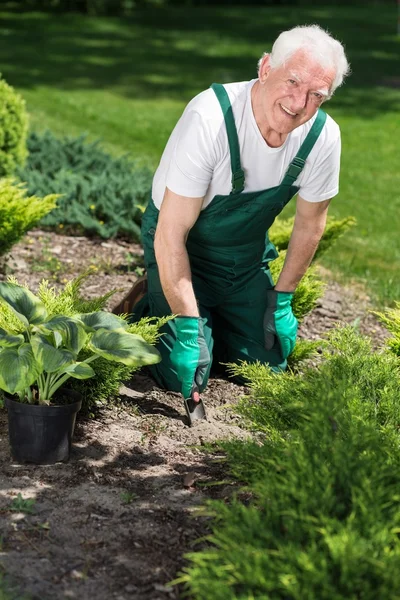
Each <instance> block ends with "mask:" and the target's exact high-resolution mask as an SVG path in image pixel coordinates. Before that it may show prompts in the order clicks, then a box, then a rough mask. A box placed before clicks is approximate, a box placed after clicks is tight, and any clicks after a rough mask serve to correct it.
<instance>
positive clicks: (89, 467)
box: [0, 386, 235, 600]
mask: <svg viewBox="0 0 400 600" xmlns="http://www.w3.org/2000/svg"><path fill="white" fill-rule="evenodd" d="M144 387H146V386H144ZM148 394H150V397H148V395H147V393H145V394H144V395H143V397H138V398H130V400H131V403H132V406H131V410H126V409H124V408H114V409H112V410H106V411H104V412H103V413H102V414H100V415H99V417H98V418H96V419H95V420H88V421H84V420H81V421H79V422H78V423H77V427H76V432H75V436H74V447H73V450H72V453H71V459H70V461H69V462H68V463H65V464H61V463H59V464H56V465H49V466H35V465H17V464H15V463H13V462H12V461H10V455H9V448H8V438H7V431H6V428H7V416H6V413H5V411H3V410H2V411H0V438H1V439H0V468H1V472H2V476H1V479H0V512H1V514H2V519H1V523H0V536H1V539H2V542H3V544H2V554H1V562H2V569H4V572H5V573H7V577H9V578H10V580H12V581H14V582H17V583H18V586H19V588H20V590H21V593H27V594H29V598H30V600H61V599H65V598H77V599H78V598H79V599H80V600H82V599H88V600H89V599H93V598H96V600H106V599H107V600H109V599H110V598H116V599H118V600H124V599H126V600H128V599H131V598H135V600H157V599H160V600H162V599H167V598H169V599H171V598H172V599H174V598H179V597H181V592H182V590H180V589H179V588H178V587H176V586H175V587H172V586H170V582H171V581H172V580H173V579H174V578H175V577H176V574H177V572H179V571H180V570H181V569H182V568H183V567H184V564H185V560H184V558H183V555H184V554H185V553H187V552H188V551H190V550H192V549H193V545H194V544H195V542H196V541H197V540H198V539H199V538H201V537H203V536H204V535H205V534H206V533H207V519H206V518H205V517H200V516H199V515H197V514H196V512H195V508H196V507H197V506H198V505H200V504H201V503H202V502H203V501H204V500H205V499H207V498H211V497H213V498H215V497H220V498H228V497H229V496H230V495H231V493H232V491H233V489H235V486H234V485H233V484H232V485H231V484H229V483H227V482H226V474H225V473H224V464H223V457H222V455H218V454H216V455H210V454H206V453H204V452H202V451H200V449H199V448H196V447H190V446H189V445H188V444H187V443H183V442H181V441H179V439H174V436H175V433H176V432H177V431H182V432H183V433H182V435H183V434H184V435H186V436H187V435H192V436H193V437H192V439H193V440H195V439H197V438H196V435H199V433H197V434H196V433H195V432H192V433H190V431H188V430H189V428H188V427H186V426H185V425H184V424H183V421H184V420H185V417H183V415H182V412H181V413H180V412H179V407H178V405H176V407H175V406H174V404H175V403H176V402H180V399H179V398H178V395H174V394H165V393H163V392H161V391H160V390H151V391H150V392H148ZM154 395H155V397H154ZM163 395H164V396H165V401H162V400H161V397H162V396H163ZM210 403H211V402H210ZM138 411H140V412H141V415H140V416H138V414H137V412H138ZM209 426H210V427H213V426H214V425H213V424H212V423H210V424H209ZM228 429H229V426H228ZM205 431H206V432H207V431H208V430H205ZM218 431H220V430H218ZM222 431H223V428H222ZM227 431H228V430H227ZM230 431H231V429H229V432H230ZM213 435H214V433H213ZM176 437H177V438H179V434H178V435H177V436H176ZM223 480H224V484H223V485H215V483H216V482H221V481H223ZM210 483H211V484H212V485H211V486H209V487H207V484H210ZM19 493H21V494H22V497H23V498H25V499H26V498H34V500H35V502H34V506H33V512H32V513H28V514H24V513H23V512H16V511H12V510H10V507H11V505H12V502H13V500H14V499H15V498H16V497H17V495H18V494H19ZM203 543H204V542H203Z"/></svg>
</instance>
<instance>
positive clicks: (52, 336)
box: [0, 277, 160, 404]
mask: <svg viewBox="0 0 400 600" xmlns="http://www.w3.org/2000/svg"><path fill="white" fill-rule="evenodd" d="M81 282H82V277H81V278H80V281H78V282H75V283H74V284H72V285H70V286H69V289H68V290H67V292H69V295H70V296H72V297H73V296H74V294H75V297H76V295H77V290H79V285H80V284H81ZM41 293H42V295H43V296H44V297H45V298H46V299H47V300H48V301H49V302H50V304H51V307H52V310H53V311H54V308H55V305H56V296H55V293H54V292H53V291H52V290H49V288H48V285H47V284H42V287H41ZM0 298H1V301H2V302H1V304H2V305H3V304H5V305H6V307H7V309H6V310H7V311H8V312H9V311H10V310H11V311H12V313H13V316H14V319H13V320H10V321H9V322H7V320H6V319H5V318H4V315H3V318H2V323H3V324H4V328H3V327H1V328H0V388H1V389H2V390H5V391H6V392H8V393H10V394H17V395H18V397H19V399H20V401H22V402H30V403H39V404H49V403H50V401H51V400H52V398H53V396H54V394H55V392H56V391H57V390H58V389H59V388H60V387H61V386H63V385H64V384H65V382H66V381H67V380H69V379H70V378H71V377H72V378H74V379H78V380H85V379H89V378H91V377H94V376H95V375H96V372H95V371H94V370H93V368H92V367H91V366H90V365H89V363H93V361H95V360H99V359H100V358H101V360H102V362H103V363H104V364H108V362H110V361H112V362H116V363H117V364H122V365H123V366H124V367H127V368H130V370H131V371H132V370H133V369H135V368H138V367H140V366H142V365H146V364H154V363H156V362H158V361H159V360H160V357H159V353H158V352H157V350H155V349H154V348H153V347H152V346H151V345H150V344H148V343H147V342H146V341H145V340H144V339H143V337H142V336H140V335H138V334H135V333H131V332H129V331H127V329H128V323H127V321H126V320H124V319H122V318H120V317H117V316H116V315H113V314H111V313H108V312H104V311H101V310H97V311H92V312H86V313H81V312H76V313H75V314H72V315H65V314H60V313H58V312H56V313H55V314H54V312H53V313H50V314H49V313H48V311H47V308H46V305H45V304H44V302H42V300H41V299H40V298H39V297H37V296H34V295H33V294H32V293H31V292H30V291H29V290H28V289H27V288H26V287H24V286H20V285H18V284H16V283H14V282H11V281H9V282H0ZM65 300H66V294H65V293H64V295H63V297H62V298H61V305H63V304H67V311H68V312H72V311H71V310H70V306H68V303H66V302H65ZM101 302H104V297H103V298H102V299H100V300H97V304H101ZM79 303H80V299H79V298H78V305H79ZM95 304H96V302H95ZM15 317H16V318H17V320H18V321H19V322H20V323H19V324H18V327H17V331H16V330H15ZM152 336H154V333H152ZM100 368H102V367H101V366H100ZM104 370H105V369H104V367H103V368H102V371H104ZM112 373H113V371H112V370H111V374H112ZM124 373H125V371H124ZM102 376H103V377H104V374H103V372H102Z"/></svg>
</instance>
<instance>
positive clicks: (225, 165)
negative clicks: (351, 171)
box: [152, 79, 341, 209]
mask: <svg viewBox="0 0 400 600" xmlns="http://www.w3.org/2000/svg"><path fill="white" fill-rule="evenodd" d="M256 81H257V80H256V79H253V80H252V81H242V82H239V83H229V84H226V85H225V86H224V87H225V89H226V91H227V93H228V96H229V100H230V102H231V104H232V110H233V115H234V119H235V124H236V129H237V134H238V138H239V146H240V161H241V166H242V169H243V170H244V173H245V187H244V191H245V192H254V191H258V190H265V189H268V188H271V187H274V186H277V185H279V184H280V183H281V181H282V179H283V176H284V175H285V172H286V170H287V168H288V166H289V164H290V162H291V161H292V160H293V158H294V157H295V156H296V154H297V152H298V150H299V148H300V146H301V144H302V142H303V141H304V139H305V138H306V136H307V134H308V132H309V131H310V129H311V127H312V125H313V123H314V121H315V119H316V115H315V116H314V117H313V118H312V119H310V121H308V122H307V123H305V124H304V125H301V126H300V127H297V128H296V129H295V130H294V131H292V132H291V133H290V134H289V135H288V136H287V138H286V140H285V142H284V143H283V144H282V146H280V147H279V148H271V147H270V146H268V144H267V143H266V141H265V140H264V138H263V136H262V134H261V132H260V130H259V128H258V126H257V123H256V120H255V118H254V114H253V110H252V106H251V88H252V86H253V85H254V83H255V82H256ZM340 148H341V144H340V130H339V126H338V125H337V123H335V121H334V120H333V119H332V118H331V117H329V115H328V117H327V120H326V123H325V126H324V128H323V130H322V131H321V133H320V135H319V137H318V139H317V141H316V143H315V145H314V147H313V149H312V150H311V152H310V154H309V156H308V158H307V160H306V164H305V166H304V169H303V171H302V172H301V174H300V175H299V177H298V178H297V180H296V181H295V184H294V185H296V186H299V188H300V189H299V195H300V196H301V197H302V198H303V199H304V200H307V201H308V202H321V201H323V200H328V199H329V198H332V197H333V196H335V195H336V194H337V193H338V191H339V169H340ZM231 177H232V172H231V162H230V152H229V144H228V137H227V132H226V126H225V121H224V117H223V114H222V110H221V106H220V104H219V102H218V99H217V97H216V95H215V93H214V91H213V90H212V89H208V90H205V91H204V92H201V93H200V94H198V95H197V96H196V97H195V98H193V100H191V102H189V104H188V105H187V107H186V109H185V110H184V112H183V114H182V116H181V118H180V119H179V121H178V123H177V124H176V126H175V129H174V130H173V132H172V134H171V136H170V138H169V140H168V143H167V145H166V147H165V150H164V153H163V155H162V157H161V161H160V164H159V166H158V168H157V171H156V173H155V175H154V179H153V190H152V194H153V201H154V203H155V205H156V207H157V208H160V206H161V203H162V200H163V197H164V192H165V188H166V187H168V188H169V189H170V190H171V191H173V192H175V193H176V194H179V195H181V196H188V197H190V198H200V197H203V196H204V202H203V209H204V208H205V207H206V206H207V205H208V204H209V203H210V202H211V201H212V199H213V198H214V196H215V195H216V194H222V195H228V194H230V192H231V189H232V185H231Z"/></svg>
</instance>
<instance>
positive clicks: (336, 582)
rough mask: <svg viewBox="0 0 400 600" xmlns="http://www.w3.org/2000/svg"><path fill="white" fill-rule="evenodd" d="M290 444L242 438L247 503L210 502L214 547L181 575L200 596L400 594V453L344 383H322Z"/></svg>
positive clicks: (240, 466) (338, 598)
mask: <svg viewBox="0 0 400 600" xmlns="http://www.w3.org/2000/svg"><path fill="white" fill-rule="evenodd" d="M313 400H314V403H313V405H312V407H310V410H309V413H308V417H309V418H307V419H304V420H303V421H302V427H301V430H299V431H295V432H292V436H291V438H290V440H289V441H280V442H276V443H274V444H266V445H264V446H262V447H259V446H258V447H257V446H256V445H255V444H249V443H247V444H246V443H239V442H236V444H234V446H236V449H235V452H232V453H231V454H230V459H231V460H232V459H234V460H236V461H237V462H235V463H234V464H233V469H234V470H235V468H236V467H237V473H236V475H237V476H238V475H241V476H243V475H244V473H248V471H249V470H250V473H251V475H252V479H251V482H250V484H249V486H248V488H247V496H249V495H251V501H250V502H249V503H248V504H247V505H245V504H242V503H241V502H240V501H239V500H238V499H237V500H234V501H233V502H232V503H231V504H230V505H227V504H226V503H225V502H222V501H216V502H213V503H210V504H209V505H208V507H207V509H206V510H207V514H208V515H212V516H213V517H214V521H213V528H212V535H211V536H210V537H209V540H210V541H211V543H212V545H211V547H207V548H206V549H204V550H203V551H200V552H198V553H192V554H190V555H189V556H188V558H189V559H190V561H191V565H190V567H189V568H188V569H187V570H186V573H185V574H184V575H183V576H182V577H181V581H184V582H186V583H187V584H189V589H190V595H191V597H194V598H196V599H197V600H209V599H210V598H213V600H228V599H230V598H235V599H237V600H249V599H250V598H252V599H253V598H254V599H256V598H257V599H260V600H261V599H264V598H265V599H267V598H271V599H272V598H273V599H274V600H303V599H304V598H307V599H308V600H343V599H344V598H346V599H356V598H363V600H375V599H376V598H385V599H386V600H395V599H396V598H397V595H398V589H399V585H400V569H399V566H400V538H399V536H398V520H399V518H400V503H399V495H398V471H399V468H400V449H399V445H398V439H397V438H396V437H395V436H394V434H393V432H388V431H385V430H382V429H380V428H379V427H377V424H376V422H375V421H373V420H372V421H371V420H370V419H369V417H368V418H367V417H366V416H365V414H364V411H363V405H362V404H359V403H357V402H352V394H351V390H350V389H349V387H348V384H347V382H346V381H344V380H340V381H336V382H335V387H333V388H332V387H329V386H324V387H322V388H321V387H320V388H319V390H318V395H316V397H315V398H314V399H313Z"/></svg>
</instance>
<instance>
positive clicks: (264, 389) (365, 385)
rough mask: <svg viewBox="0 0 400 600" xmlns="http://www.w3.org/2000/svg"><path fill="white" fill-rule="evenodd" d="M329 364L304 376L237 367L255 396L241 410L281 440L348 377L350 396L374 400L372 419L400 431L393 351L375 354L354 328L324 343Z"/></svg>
mask: <svg viewBox="0 0 400 600" xmlns="http://www.w3.org/2000/svg"><path fill="white" fill-rule="evenodd" d="M323 358H324V360H323V362H322V364H321V365H320V366H319V367H318V369H315V368H311V367H308V368H306V369H305V370H304V372H303V373H302V374H301V375H296V374H294V373H293V372H290V371H289V372H285V373H279V374H276V373H273V372H272V371H271V370H270V369H269V368H268V367H266V366H265V365H261V364H254V365H248V364H247V363H240V364H238V365H231V366H230V371H231V373H232V375H235V376H239V377H242V378H243V379H245V380H248V381H249V384H248V385H249V386H250V388H251V395H250V397H249V398H246V399H245V400H244V401H243V402H242V403H241V404H240V405H239V411H240V412H241V414H243V415H244V416H245V417H246V418H247V419H248V421H249V423H251V425H252V427H253V428H255V429H258V430H260V431H265V432H268V434H269V435H273V436H275V437H280V436H282V435H283V434H284V433H285V432H286V431H288V430H291V429H292V428H296V427H297V425H298V423H299V418H300V417H299V415H300V414H304V410H305V409H304V407H305V406H311V405H312V403H313V402H314V398H318V397H319V390H320V388H321V387H322V386H324V385H325V383H329V385H330V386H331V387H332V388H334V387H335V385H336V383H335V382H336V381H340V380H341V379H342V378H343V377H345V378H346V381H347V383H348V390H349V393H350V392H351V394H352V395H354V397H357V398H358V401H359V402H363V401H364V400H368V403H367V405H368V407H369V408H368V410H369V411H370V412H371V418H377V419H378V420H379V422H380V423H381V424H382V425H387V424H390V425H391V426H393V427H395V426H396V424H397V423H399V422H400V404H399V402H398V395H399V391H398V390H399V389H400V364H399V362H398V360H397V358H396V357H395V356H393V355H392V354H391V353H389V352H373V350H372V347H371V342H370V340H369V339H368V338H366V337H365V336H362V335H360V334H359V333H357V331H356V330H355V329H354V328H352V327H350V326H348V327H343V328H337V329H335V330H333V331H332V332H331V333H330V334H329V336H328V338H327V341H326V343H325V344H324V349H323Z"/></svg>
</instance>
